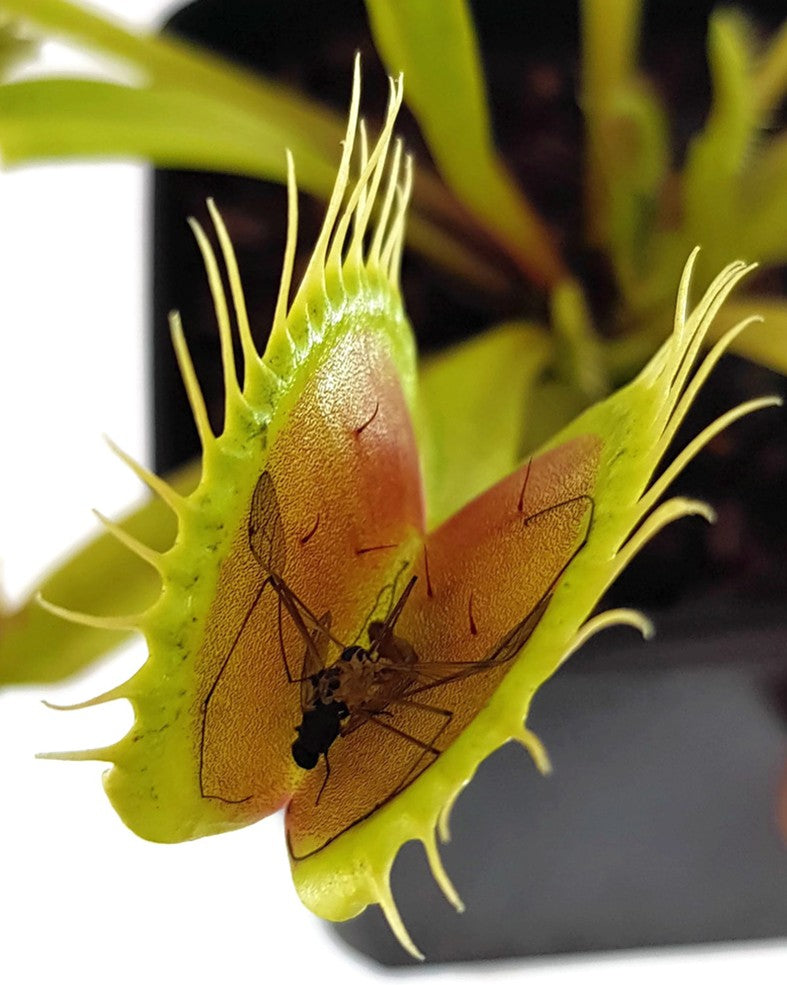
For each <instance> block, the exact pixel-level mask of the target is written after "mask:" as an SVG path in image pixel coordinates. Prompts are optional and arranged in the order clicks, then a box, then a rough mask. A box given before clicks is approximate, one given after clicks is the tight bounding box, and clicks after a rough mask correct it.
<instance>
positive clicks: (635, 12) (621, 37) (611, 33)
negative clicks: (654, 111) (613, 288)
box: [579, 0, 642, 245]
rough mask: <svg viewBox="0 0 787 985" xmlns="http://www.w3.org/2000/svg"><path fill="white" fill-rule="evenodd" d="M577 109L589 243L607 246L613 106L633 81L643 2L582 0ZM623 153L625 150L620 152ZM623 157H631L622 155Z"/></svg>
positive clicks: (614, 147) (614, 144) (614, 145)
mask: <svg viewBox="0 0 787 985" xmlns="http://www.w3.org/2000/svg"><path fill="white" fill-rule="evenodd" d="M580 11H581V16H582V79H581V95H580V100H579V102H580V106H581V108H582V113H583V114H584V117H585V130H586V134H587V154H586V159H585V169H586V170H585V202H586V223H587V228H588V238H589V239H590V241H591V243H594V244H597V245H600V244H603V243H606V242H608V241H609V238H610V225H611V221H612V217H611V203H610V194H611V192H612V186H611V178H612V177H613V176H612V175H611V174H610V168H612V167H614V166H615V162H616V158H617V155H618V152H619V150H620V149H621V148H620V139H619V135H618V133H617V131H616V127H615V120H616V117H617V113H616V112H615V110H614V107H615V106H616V105H618V103H619V100H621V99H624V98H625V97H626V94H627V93H628V92H629V91H630V89H631V87H632V84H633V82H634V80H635V70H636V56H637V45H638V41H639V31H640V22H641V19H642V2H641V0H583V2H582V4H581V7H580ZM624 149H625V148H624ZM625 156H629V155H628V154H626V155H625Z"/></svg>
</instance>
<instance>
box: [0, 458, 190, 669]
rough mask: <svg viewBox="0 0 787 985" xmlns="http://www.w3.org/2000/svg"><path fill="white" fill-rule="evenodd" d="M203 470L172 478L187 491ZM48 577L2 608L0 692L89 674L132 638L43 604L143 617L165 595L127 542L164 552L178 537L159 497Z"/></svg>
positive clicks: (174, 484) (185, 471)
mask: <svg viewBox="0 0 787 985" xmlns="http://www.w3.org/2000/svg"><path fill="white" fill-rule="evenodd" d="M197 476H198V471H197V469H196V468H195V466H194V465H189V466H185V467H184V468H183V469H181V470H179V471H178V472H176V473H175V474H173V475H171V476H169V477H168V481H169V482H170V483H171V485H172V487H173V488H174V489H177V490H178V491H179V492H181V493H185V492H188V491H189V490H190V489H191V488H192V487H193V486H194V484H195V482H196V479H197ZM110 531H113V532H106V533H103V534H100V535H98V536H96V537H94V538H92V539H91V540H90V541H88V543H86V544H85V545H84V546H82V547H79V548H77V549H76V551H75V552H74V553H73V554H71V555H70V557H69V558H68V559H67V560H66V561H64V562H63V563H62V564H59V565H58V566H57V567H56V568H55V569H54V570H53V571H51V572H50V573H49V574H47V575H45V576H44V577H43V579H42V580H41V581H40V582H39V583H38V584H37V585H36V587H35V588H34V589H33V591H32V592H31V593H30V595H29V597H28V598H27V599H26V600H25V601H24V602H22V603H21V605H19V606H18V607H15V608H13V609H11V608H10V607H8V608H6V609H5V611H0V687H1V686H3V685H7V684H44V683H46V684H52V683H55V682H57V681H61V680H64V679H65V678H67V677H70V676H71V675H72V674H75V673H78V672H79V671H83V670H85V669H86V668H87V667H89V666H91V665H92V664H93V663H95V661H96V660H98V659H100V658H101V657H103V656H105V655H106V654H107V653H109V651H110V650H112V649H114V648H115V647H116V646H118V644H119V643H120V642H122V640H123V639H124V638H125V637H126V636H128V634H129V632H130V630H129V629H126V630H123V629H111V628H104V629H99V628H95V627H93V626H85V625H84V624H80V623H73V622H67V621H65V620H64V619H60V618H59V617H57V616H55V615H53V614H52V613H51V612H48V611H47V610H46V609H44V608H42V607H41V606H40V605H39V604H38V596H39V594H40V595H43V597H44V598H46V599H48V600H49V601H50V602H53V603H55V604H57V605H59V606H62V607H64V608H67V609H76V610H79V611H82V610H85V611H90V612H94V613H97V614H99V615H104V616H109V617H110V618H111V617H112V615H116V614H117V612H118V610H119V611H121V612H128V613H135V612H142V611H143V610H144V609H145V608H147V607H148V606H149V605H151V604H152V602H153V601H154V600H155V598H156V596H157V594H158V592H159V590H160V579H159V578H158V576H157V574H156V572H155V571H154V569H153V568H152V567H151V566H150V565H149V564H147V563H146V562H145V561H144V560H142V559H141V558H139V557H137V556H135V555H134V554H133V553H132V552H130V551H129V549H128V543H129V538H131V539H132V540H133V541H137V542H139V543H143V542H144V543H145V544H147V545H154V546H155V547H156V548H157V549H158V550H166V549H167V548H168V547H169V545H170V544H171V542H172V539H173V536H174V523H173V519H172V514H171V511H170V510H169V509H168V507H167V506H166V505H165V504H164V503H163V502H162V501H161V500H160V499H150V500H149V501H148V502H146V503H145V504H144V505H143V506H141V507H139V508H138V509H136V510H134V511H133V512H131V513H129V514H128V515H127V516H125V517H121V518H120V519H119V520H118V521H117V523H116V524H114V525H112V526H111V527H110Z"/></svg>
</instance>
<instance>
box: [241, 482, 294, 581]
mask: <svg viewBox="0 0 787 985" xmlns="http://www.w3.org/2000/svg"><path fill="white" fill-rule="evenodd" d="M248 532H249V547H250V548H251V553H252V554H253V555H254V557H255V558H256V560H257V562H258V564H259V565H260V567H261V568H262V570H263V571H264V572H265V573H266V574H276V575H283V574H284V568H285V564H286V560H287V543H286V540H285V537H284V524H283V523H282V519H281V511H280V509H279V500H278V497H277V496H276V487H275V485H274V482H273V477H272V476H271V474H270V472H267V471H266V472H263V473H262V474H261V475H260V477H259V479H258V480H257V485H256V486H255V487H254V492H253V494H252V497H251V507H250V509H249V523H248Z"/></svg>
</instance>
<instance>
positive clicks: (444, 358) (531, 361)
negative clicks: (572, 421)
mask: <svg viewBox="0 0 787 985" xmlns="http://www.w3.org/2000/svg"><path fill="white" fill-rule="evenodd" d="M551 354H552V342H551V340H550V338H549V334H548V333H547V332H546V330H545V329H544V328H542V327H541V326H538V325H530V324H526V323H522V322H508V323H505V324H502V325H498V326H496V327H494V328H490V329H489V330H488V331H486V332H484V333H483V335H479V336H478V337H477V338H474V339H471V340H470V341H468V342H463V343H461V344H459V345H457V346H454V347H453V348H451V349H448V350H446V351H445V352H441V353H440V354H439V355H435V356H431V357H429V358H427V359H425V360H424V362H423V363H422V365H421V370H420V374H419V397H420V411H421V441H420V445H421V454H422V467H423V474H424V484H425V487H426V502H427V506H428V526H429V527H430V528H431V527H436V526H437V525H438V524H439V523H441V522H442V521H443V520H444V519H445V518H446V517H447V516H449V515H450V514H451V513H455V512H456V511H457V510H458V509H459V508H460V507H461V506H464V504H465V503H467V502H469V501H470V500H471V499H474V498H475V497H476V496H477V495H478V494H479V493H481V492H483V490H484V489H487V488H488V487H489V486H491V485H493V483H495V482H497V480H498V479H502V478H503V476H505V475H507V474H508V473H509V472H510V471H511V470H512V469H513V468H514V467H515V466H516V465H517V464H518V463H519V462H520V460H521V458H522V445H523V435H524V432H525V429H526V427H527V425H528V423H529V422H530V421H531V420H532V418H533V417H535V416H537V415H538V414H539V412H540V408H539V407H538V406H537V405H536V404H535V403H534V401H533V399H532V391H533V387H534V386H535V384H536V382H537V380H538V379H539V377H540V375H541V373H542V371H543V370H544V368H545V366H546V365H547V363H548V362H549V359H550V357H551Z"/></svg>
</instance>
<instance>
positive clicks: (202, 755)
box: [199, 578, 286, 804]
mask: <svg viewBox="0 0 787 985" xmlns="http://www.w3.org/2000/svg"><path fill="white" fill-rule="evenodd" d="M269 584H270V578H266V579H265V580H264V581H263V583H262V584H261V585H260V587H259V589H258V591H257V594H256V595H255V596H254V601H253V602H252V603H251V605H250V606H249V609H248V611H247V612H246V615H245V616H244V617H243V622H242V623H241V624H240V627H239V629H238V632H237V633H236V634H235V639H234V640H233V641H232V646H231V647H230V648H229V651H228V652H227V656H226V657H225V658H224V660H223V661H222V664H221V667H220V668H219V672H218V674H217V675H216V679H215V680H214V681H213V683H212V684H211V686H210V690H209V691H208V693H207V695H206V696H205V700H204V701H203V702H202V725H201V728H200V742H199V791H200V794H201V795H202V796H203V797H205V798H206V799H211V800H223V801H224V802H225V803H228V804H242V803H244V801H246V800H249V799H250V797H242V798H241V799H240V800H228V799H227V798H225V797H218V796H216V795H215V794H208V793H205V785H204V778H203V767H204V764H205V729H206V725H207V719H208V705H209V704H210V701H211V698H212V697H213V695H214V693H215V691H216V688H217V687H218V686H219V681H220V680H221V678H222V676H223V674H224V671H225V670H226V669H227V665H228V664H229V662H230V659H231V658H232V655H233V653H234V652H235V648H236V646H237V645H238V641H239V640H240V638H241V636H242V635H243V631H244V630H245V629H246V626H247V624H248V622H249V619H251V615H252V613H253V612H254V610H255V609H256V607H257V603H258V602H259V601H260V599H261V598H262V593H263V592H264V591H265V588H266V586H267V585H269ZM285 663H286V661H285Z"/></svg>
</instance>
